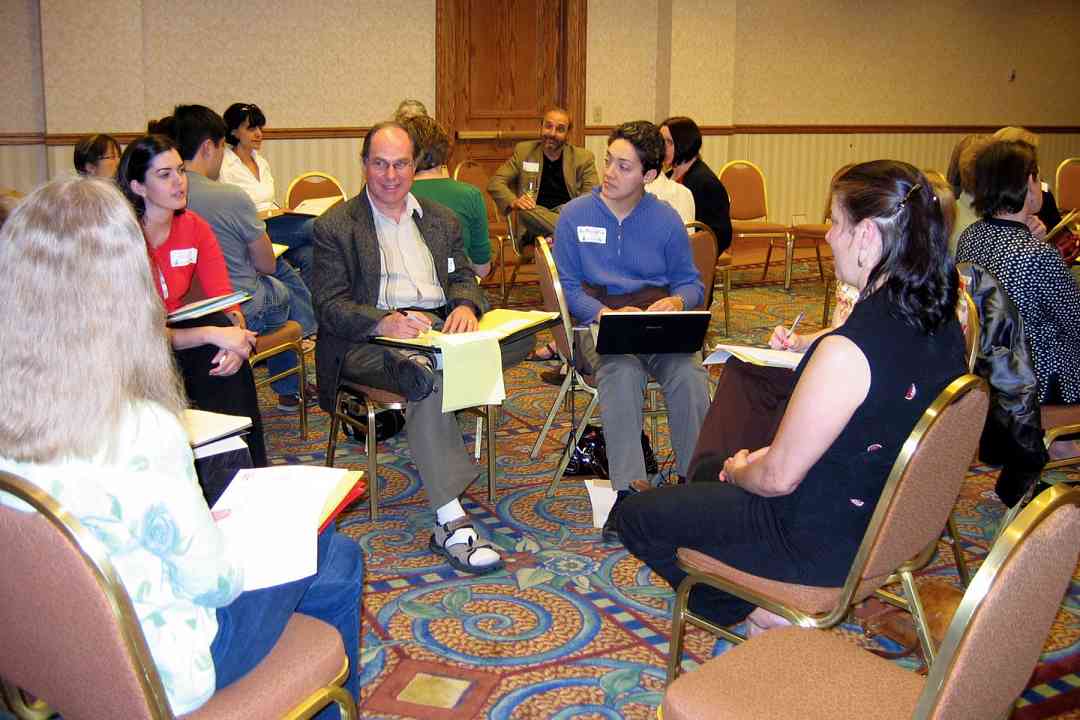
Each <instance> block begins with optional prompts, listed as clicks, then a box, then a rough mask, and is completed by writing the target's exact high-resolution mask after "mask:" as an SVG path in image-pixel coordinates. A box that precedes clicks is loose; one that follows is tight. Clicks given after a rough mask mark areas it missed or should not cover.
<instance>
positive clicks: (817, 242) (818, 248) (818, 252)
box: [814, 240, 825, 282]
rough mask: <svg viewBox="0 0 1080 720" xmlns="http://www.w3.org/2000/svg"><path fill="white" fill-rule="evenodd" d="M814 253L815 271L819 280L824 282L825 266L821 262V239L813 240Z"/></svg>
mask: <svg viewBox="0 0 1080 720" xmlns="http://www.w3.org/2000/svg"><path fill="white" fill-rule="evenodd" d="M814 254H815V255H817V272H818V277H820V278H821V282H825V266H824V265H823V264H822V263H821V241H820V240H815V241H814Z"/></svg>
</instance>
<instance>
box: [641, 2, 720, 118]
mask: <svg viewBox="0 0 1080 720" xmlns="http://www.w3.org/2000/svg"><path fill="white" fill-rule="evenodd" d="M735 6H736V0H672V17H671V102H670V109H671V112H670V114H671V115H687V116H689V117H692V118H694V120H696V121H697V123H698V124H699V125H731V124H732V122H733V107H732V98H733V93H734V81H733V75H734V73H735ZM659 119H661V120H662V119H663V118H659Z"/></svg>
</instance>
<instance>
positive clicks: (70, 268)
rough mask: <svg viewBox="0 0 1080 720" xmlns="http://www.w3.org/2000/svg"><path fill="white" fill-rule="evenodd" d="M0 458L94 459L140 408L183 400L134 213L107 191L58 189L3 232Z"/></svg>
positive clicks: (101, 187)
mask: <svg viewBox="0 0 1080 720" xmlns="http://www.w3.org/2000/svg"><path fill="white" fill-rule="evenodd" d="M0 267H3V268H4V271H5V273H6V275H7V277H6V278H5V279H4V282H3V283H0V307H3V308H4V317H3V320H2V321H0V328H2V329H3V332H2V335H3V337H4V341H3V342H2V343H0V397H3V398H4V412H3V413H0V456H4V457H7V458H10V459H13V460H17V461H22V462H36V463H45V462H50V461H53V460H57V459H61V458H66V457H80V458H92V457H94V456H95V455H96V454H97V453H99V452H100V451H102V450H108V449H110V446H109V441H108V438H110V437H111V435H112V434H113V431H114V430H115V429H116V428H117V427H118V426H119V424H120V423H121V421H122V419H123V416H124V415H125V413H126V412H128V408H129V405H130V403H132V402H135V401H141V400H148V401H153V402H156V403H159V404H161V405H162V406H164V407H165V408H166V409H167V410H169V411H171V412H173V413H179V412H180V411H181V410H182V409H183V407H184V404H185V402H184V394H183V390H182V389H181V387H182V386H181V384H180V380H179V378H178V376H177V373H176V368H175V365H174V362H173V356H172V352H171V350H170V345H169V340H168V337H167V335H166V332H165V313H164V308H163V306H162V304H161V300H160V298H159V297H158V295H157V292H156V291H155V289H154V279H153V276H152V275H151V272H150V263H149V260H148V257H147V252H146V245H145V241H144V240H143V234H142V231H141V230H140V229H139V225H138V223H137V222H136V220H135V215H134V214H133V213H132V210H131V206H130V205H129V204H128V203H127V201H126V200H124V197H123V195H121V194H120V191H119V190H118V189H117V188H116V187H115V186H114V185H113V184H112V183H110V182H107V181H105V180H100V179H97V178H89V177H72V178H65V179H61V180H54V181H53V182H50V183H48V184H46V185H44V186H42V187H40V188H38V189H37V190H35V191H34V192H33V193H31V194H30V195H29V196H27V197H26V199H25V200H23V201H22V202H20V203H19V205H18V206H17V207H16V208H15V210H14V212H12V214H11V217H9V218H8V221H7V222H6V223H5V224H4V226H3V229H0Z"/></svg>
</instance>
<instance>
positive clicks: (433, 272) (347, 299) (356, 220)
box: [313, 122, 503, 574]
mask: <svg viewBox="0 0 1080 720" xmlns="http://www.w3.org/2000/svg"><path fill="white" fill-rule="evenodd" d="M361 155H362V158H363V163H364V168H365V174H366V177H367V184H366V185H365V187H364V189H363V190H362V191H361V192H360V194H359V195H357V196H356V197H354V198H352V199H351V200H349V201H348V202H345V203H342V204H340V205H338V206H336V207H334V208H333V209H331V210H329V211H328V212H326V214H324V215H323V216H322V217H320V218H319V219H318V220H316V221H315V226H314V228H315V243H314V245H315V262H314V276H315V278H314V279H315V282H314V288H313V291H314V293H313V295H314V299H315V311H316V313H317V316H318V318H319V325H320V327H319V341H318V343H317V345H316V347H315V365H316V370H317V372H318V377H319V404H320V405H321V406H322V407H323V409H325V410H327V411H329V410H331V409H332V407H333V403H334V393H335V389H336V387H337V384H338V381H339V379H346V380H350V381H352V382H355V383H358V384H363V385H371V386H374V387H379V388H383V389H386V390H390V391H393V392H397V393H400V394H402V395H405V396H406V397H407V398H408V400H409V403H408V405H407V407H406V412H405V417H406V428H407V432H408V434H409V449H410V451H411V453H412V458H413V462H414V463H415V464H416V468H417V470H418V471H419V472H420V480H421V482H422V483H423V485H424V489H425V490H426V491H427V495H428V501H429V502H430V504H431V507H432V509H433V510H434V511H435V515H436V527H435V533H434V534H433V535H432V538H431V543H430V546H431V549H432V550H433V551H435V552H437V553H439V554H441V555H444V556H445V557H446V558H447V561H448V562H449V563H450V564H451V565H452V566H453V567H454V568H456V569H458V570H462V571H464V572H469V573H475V574H482V573H486V572H491V571H493V570H497V569H499V568H501V567H502V566H503V562H502V559H501V558H500V557H499V554H498V552H497V551H496V550H495V548H494V547H493V546H492V545H491V544H490V543H487V542H483V541H481V540H480V538H479V536H478V535H477V532H476V529H475V527H474V526H473V525H472V523H471V522H470V521H469V518H468V517H467V516H466V514H465V510H464V509H463V508H462V506H461V503H460V501H459V497H460V495H461V493H462V492H463V491H464V490H465V488H466V487H467V486H468V485H469V483H471V482H472V481H473V480H474V479H476V476H477V474H478V472H477V469H476V466H475V465H473V463H472V462H471V460H470V459H469V456H468V453H467V451H466V450H465V443H464V441H463V440H462V437H461V430H460V428H459V427H458V424H457V419H456V418H455V417H454V414H453V413H443V412H442V381H441V377H438V376H437V374H436V372H435V370H434V369H433V368H432V367H431V365H430V362H429V361H428V358H427V356H426V355H423V354H421V353H408V352H405V351H401V350H397V349H392V348H387V347H384V346H381V345H375V344H373V343H371V342H370V339H371V338H372V337H373V336H377V335H381V336H387V337H396V338H412V337H416V336H418V335H419V334H420V333H422V332H424V331H425V330H427V329H428V328H429V327H431V325H432V323H433V322H437V321H438V320H442V321H443V328H442V329H443V331H444V332H448V333H454V332H467V331H470V330H475V329H476V326H477V319H478V318H479V317H480V315H481V313H482V301H481V292H480V288H479V286H478V285H477V283H476V275H475V274H474V273H473V271H472V268H471V267H470V265H469V260H468V257H466V255H465V247H464V244H463V243H462V240H461V229H460V227H459V225H458V222H457V219H456V218H455V217H454V214H453V213H452V212H451V211H450V210H448V209H447V208H445V207H443V206H442V205H438V204H436V203H431V202H428V201H418V200H417V199H416V198H415V197H414V196H413V194H412V193H411V192H410V188H411V187H412V179H413V172H414V167H415V161H416V150H415V147H414V145H413V143H412V140H411V139H410V137H409V134H408V133H407V132H406V131H405V129H404V128H402V127H401V125H399V124H398V123H396V122H386V123H380V124H378V125H376V126H375V127H373V128H372V129H371V131H370V132H369V133H368V134H367V136H366V137H365V138H364V145H363V150H362V151H361ZM375 481H376V480H375V478H372V479H371V482H375Z"/></svg>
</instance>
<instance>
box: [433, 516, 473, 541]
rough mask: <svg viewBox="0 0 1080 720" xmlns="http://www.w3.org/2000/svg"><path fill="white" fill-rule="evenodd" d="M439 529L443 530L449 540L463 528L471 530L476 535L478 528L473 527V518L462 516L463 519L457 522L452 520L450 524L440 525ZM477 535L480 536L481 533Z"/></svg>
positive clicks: (458, 519) (460, 518)
mask: <svg viewBox="0 0 1080 720" xmlns="http://www.w3.org/2000/svg"><path fill="white" fill-rule="evenodd" d="M439 527H440V528H442V531H443V532H444V533H446V537H447V539H449V537H450V536H451V535H453V534H454V533H456V532H457V531H458V530H460V529H462V528H469V529H470V530H472V531H473V532H474V533H475V532H476V526H475V525H473V522H472V518H470V517H469V516H468V515H462V516H461V517H459V518H457V519H455V520H451V521H450V522H448V523H445V524H443V525H440V526H439ZM477 535H479V533H477ZM444 542H445V541H444Z"/></svg>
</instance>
